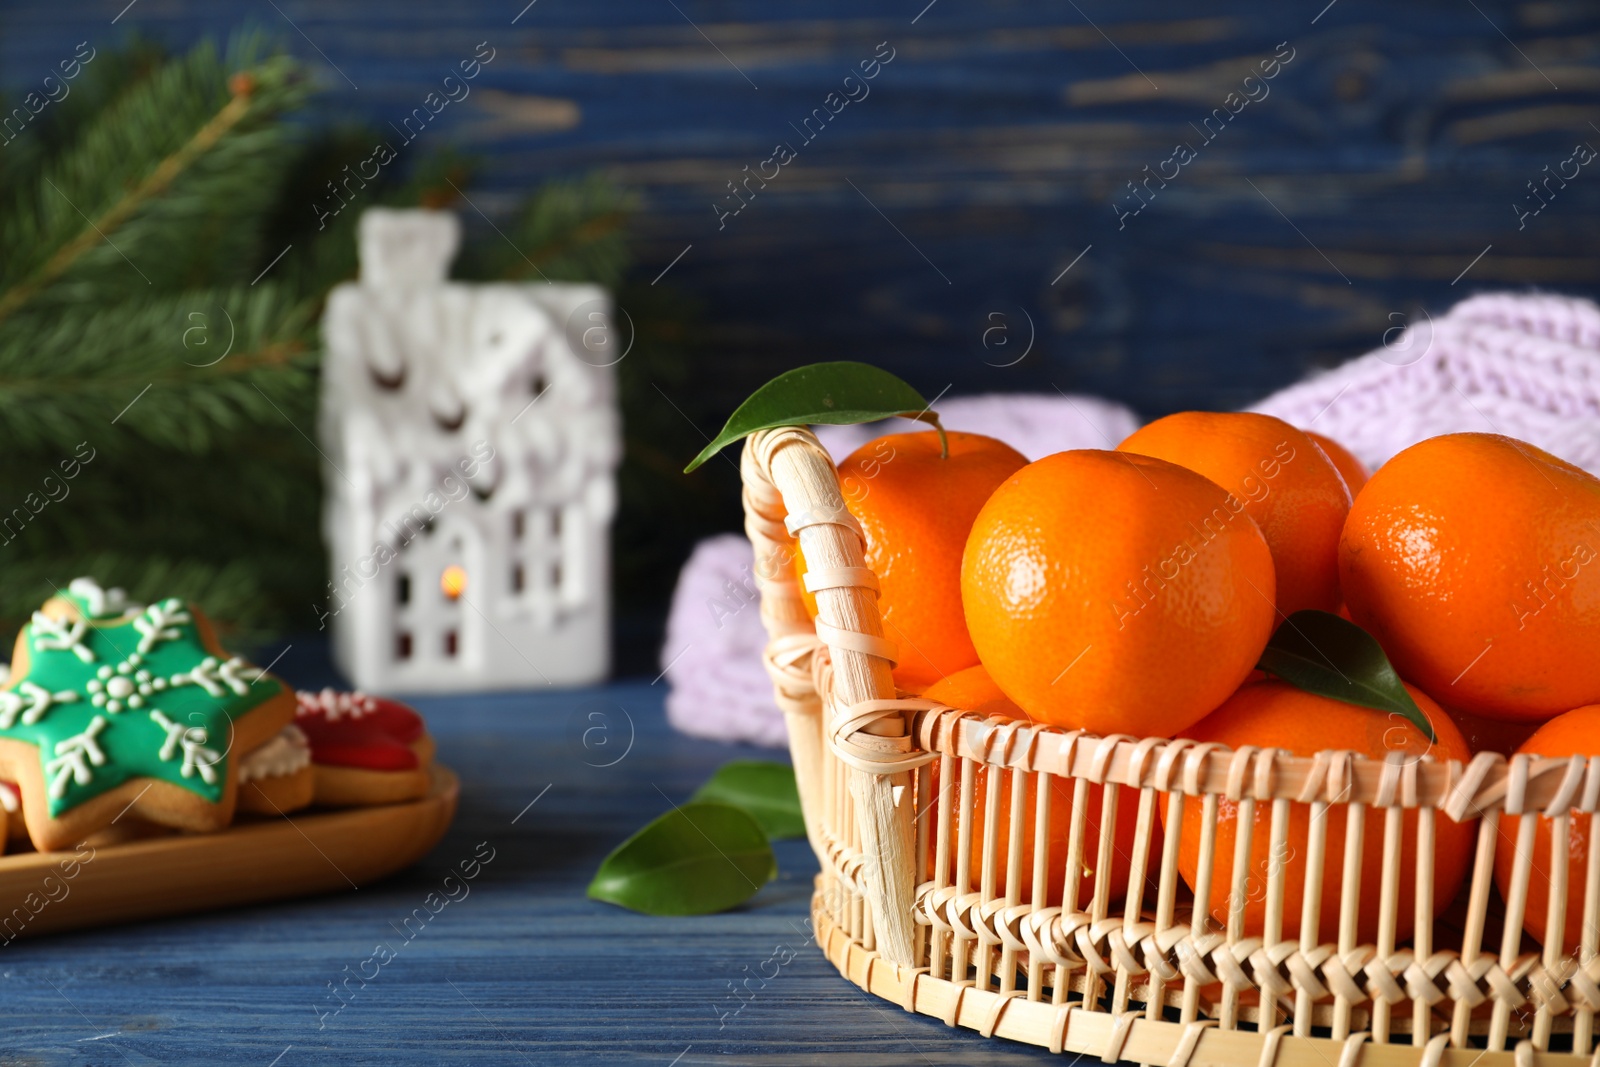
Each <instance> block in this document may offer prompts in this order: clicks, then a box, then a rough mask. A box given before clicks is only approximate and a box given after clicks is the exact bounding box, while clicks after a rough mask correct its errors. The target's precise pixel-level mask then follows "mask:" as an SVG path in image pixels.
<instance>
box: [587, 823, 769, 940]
mask: <svg viewBox="0 0 1600 1067" xmlns="http://www.w3.org/2000/svg"><path fill="white" fill-rule="evenodd" d="M777 874H778V861H777V859H776V858H775V857H774V856H773V855H772V845H770V844H769V843H768V842H767V835H766V834H765V833H763V832H762V830H761V826H760V824H758V823H757V822H756V821H755V819H754V818H752V817H751V816H750V815H749V814H748V813H747V812H745V811H743V810H742V809H740V808H736V807H734V806H733V805H732V804H718V803H710V802H704V801H693V802H690V803H688V804H685V805H683V806H682V807H680V808H674V809H673V810H671V811H669V812H667V813H666V814H665V815H662V816H661V817H660V818H658V819H656V820H655V821H654V822H652V823H650V824H649V825H648V826H646V827H645V828H644V829H642V830H640V831H639V832H638V833H636V834H634V835H633V836H632V837H630V838H628V839H627V840H626V841H624V842H623V843H622V844H620V845H618V846H617V847H616V849H615V850H614V851H613V852H612V853H611V855H609V856H607V857H606V858H605V859H604V860H603V861H602V862H601V864H600V869H599V870H598V871H596V872H595V875H594V881H592V882H590V883H589V898H590V899H591V900H604V901H607V902H609V903H611V904H617V905H620V906H622V907H624V908H629V909H631V910H633V911H639V912H643V913H645V914H646V915H708V914H710V913H711V912H715V911H726V910H727V909H729V908H731V907H734V906H735V905H737V904H742V903H743V902H744V901H746V900H749V899H750V898H751V897H753V896H755V894H756V891H757V890H759V889H760V888H761V887H762V886H763V885H765V884H766V883H768V882H770V881H772V879H773V878H775V877H777Z"/></svg>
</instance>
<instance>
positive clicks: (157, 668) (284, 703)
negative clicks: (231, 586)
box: [0, 579, 295, 851]
mask: <svg viewBox="0 0 1600 1067" xmlns="http://www.w3.org/2000/svg"><path fill="white" fill-rule="evenodd" d="M294 712H295V698H294V693H293V692H292V691H291V690H290V689H289V688H288V687H287V686H285V685H284V684H283V683H282V682H280V681H278V680H277V679H276V678H273V677H272V676H271V675H268V674H267V673H266V672H264V671H262V670H260V669H258V668H256V667H253V666H251V665H250V664H249V663H247V662H246V661H245V660H243V659H241V658H240V657H237V656H232V655H229V654H228V653H227V652H226V651H224V650H223V649H222V647H221V645H219V644H218V643H217V639H216V634H215V632H214V631H213V630H212V627H211V625H210V623H209V621H208V620H207V619H206V618H205V616H204V615H202V614H201V613H200V612H199V610H198V609H196V608H195V607H194V606H193V605H190V604H185V603H184V602H182V601H180V600H176V599H166V600H161V601H158V602H157V603H154V604H151V605H149V606H143V605H138V604H132V603H129V602H127V600H126V599H125V598H124V597H122V596H120V591H117V590H111V591H107V590H103V589H101V588H100V587H99V586H98V585H96V584H94V583H93V582H91V581H88V580H85V579H79V580H77V581H75V582H73V583H72V585H71V586H70V587H69V589H68V591H67V592H66V593H64V594H62V595H60V596H57V597H55V598H52V599H51V600H50V601H49V602H47V603H46V604H45V605H44V607H43V608H41V609H40V610H39V611H37V612H35V613H34V615H33V619H32V621H31V622H29V623H28V624H27V625H26V626H24V627H23V629H22V632H21V634H19V635H18V637H17V645H16V651H15V653H14V658H13V661H12V670H11V677H10V680H9V683H8V684H7V685H6V686H5V688H3V689H0V778H6V779H10V780H13V781H15V782H17V784H18V786H19V787H20V789H21V792H22V797H23V802H22V807H23V815H24V817H25V819H26V821H27V825H28V834H29V836H30V837H31V838H32V839H33V843H34V846H35V847H36V848H38V849H40V850H41V851H46V850H50V849H57V848H64V847H67V846H70V845H72V844H74V843H76V842H78V841H80V840H82V839H83V838H84V837H85V836H86V835H88V834H90V833H92V832H94V831H95V830H98V829H101V828H103V827H105V826H107V825H109V824H110V823H112V822H114V821H116V820H117V819H119V818H121V817H122V815H123V814H124V813H125V812H132V813H135V814H137V815H139V816H141V817H143V818H145V819H147V820H149V821H151V822H155V823H160V824H162V825H166V826H172V827H176V828H179V829H184V830H217V829H221V828H222V827H224V826H226V825H227V824H228V823H229V822H230V821H231V820H232V818H233V809H234V795H235V788H236V764H237V763H238V760H237V759H235V758H232V757H230V753H231V752H232V751H234V750H237V751H241V752H243V751H248V750H250V749H252V748H254V747H255V746H257V745H259V744H261V743H262V742H263V741H265V740H267V739H268V738H270V737H271V736H272V735H273V734H275V733H277V732H278V731H279V730H280V729H282V728H283V727H284V726H285V725H287V724H288V723H289V722H291V721H293V719H294Z"/></svg>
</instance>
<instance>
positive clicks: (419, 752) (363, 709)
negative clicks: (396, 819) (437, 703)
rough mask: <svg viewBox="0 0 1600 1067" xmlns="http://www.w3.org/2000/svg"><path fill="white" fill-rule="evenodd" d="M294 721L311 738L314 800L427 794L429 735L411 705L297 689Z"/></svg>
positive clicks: (358, 801)
mask: <svg viewBox="0 0 1600 1067" xmlns="http://www.w3.org/2000/svg"><path fill="white" fill-rule="evenodd" d="M298 697H299V709H298V711H297V712H296V714H295V725H296V726H299V727H300V729H301V730H303V731H304V732H305V735H306V739H307V740H308V741H309V742H310V743H311V763H312V766H313V768H315V771H316V777H317V791H316V802H317V804H319V805H325V806H327V807H335V808H339V807H359V806H362V805H366V804H393V803H395V802H397V801H402V800H415V799H417V798H418V797H422V796H426V795H427V793H428V788H429V785H430V783H431V781H432V764H433V738H431V737H429V736H428V731H427V727H426V726H425V725H424V724H423V722H422V716H420V715H418V714H417V713H416V712H415V711H413V710H412V709H411V708H408V707H406V706H405V705H404V704H401V703H398V702H397V701H393V700H386V699H384V698H383V697H375V696H369V695H367V694H366V693H339V692H335V691H334V690H332V689H324V690H323V691H322V692H320V693H308V692H303V691H302V692H301V693H299V694H298Z"/></svg>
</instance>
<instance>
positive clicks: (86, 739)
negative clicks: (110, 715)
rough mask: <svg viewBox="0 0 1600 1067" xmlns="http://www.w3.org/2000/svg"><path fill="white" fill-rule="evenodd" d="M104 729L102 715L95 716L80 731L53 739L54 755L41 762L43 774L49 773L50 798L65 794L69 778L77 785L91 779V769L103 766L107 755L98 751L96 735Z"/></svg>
mask: <svg viewBox="0 0 1600 1067" xmlns="http://www.w3.org/2000/svg"><path fill="white" fill-rule="evenodd" d="M105 728H106V720H105V716H103V715H96V716H95V717H94V719H93V721H91V722H90V723H89V725H88V726H87V727H85V728H84V731H83V733H81V734H73V735H72V736H71V737H69V738H66V739H65V740H62V741H58V742H56V758H55V759H53V760H49V761H47V762H46V763H45V765H44V773H45V774H46V775H49V776H50V785H49V788H48V790H47V792H48V793H49V795H50V798H51V799H52V800H60V799H61V798H62V797H64V796H66V793H67V782H68V781H69V780H70V781H74V782H77V783H78V784H79V785H88V784H89V783H90V782H92V781H94V772H93V771H92V770H90V768H91V767H101V766H104V765H105V762H106V754H105V753H104V752H102V751H101V750H100V744H99V742H97V741H96V740H95V736H96V735H97V734H99V733H100V731H101V730H104V729H105Z"/></svg>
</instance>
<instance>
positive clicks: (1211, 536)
mask: <svg viewBox="0 0 1600 1067" xmlns="http://www.w3.org/2000/svg"><path fill="white" fill-rule="evenodd" d="M1237 505H1238V502H1237V501H1236V500H1234V499H1233V498H1231V497H1229V496H1228V494H1227V493H1225V492H1223V490H1222V489H1221V488H1220V487H1218V486H1217V485H1216V484H1215V483H1213V482H1211V481H1208V480H1207V479H1205V478H1203V477H1201V476H1200V475H1198V474H1196V473H1194V472H1193V471H1190V470H1186V469H1184V468H1183V467H1179V466H1177V465H1176V464H1173V463H1168V462H1166V461H1164V460H1160V459H1151V458H1149V457H1146V456H1140V455H1134V454H1132V453H1127V452H1099V451H1090V450H1081V451H1073V452H1060V453H1057V454H1056V455H1053V456H1047V457H1045V458H1044V459H1041V460H1039V461H1038V462H1036V463H1031V464H1029V465H1028V466H1026V467H1024V468H1023V469H1022V470H1020V471H1018V472H1017V473H1015V474H1013V475H1012V476H1011V477H1010V478H1008V479H1007V480H1006V482H1005V484H1003V485H1001V486H1000V488H998V489H996V490H995V492H994V495H993V496H991V497H990V498H989V502H988V503H987V504H985V505H984V506H983V510H982V511H981V512H979V513H978V517H977V520H976V521H975V522H974V523H973V524H972V534H971V537H970V538H969V539H968V541H967V550H966V553H965V555H964V556H963V557H962V562H961V600H962V605H963V607H964V609H965V611H966V619H967V629H968V631H969V632H970V633H971V634H972V641H973V644H974V645H975V646H976V647H977V651H978V657H979V659H980V660H981V661H982V663H983V665H984V666H985V667H986V668H988V671H989V674H990V675H991V676H992V677H993V678H994V680H995V682H996V683H997V684H998V685H999V687H1000V688H1001V690H1003V691H1004V692H1005V694H1006V695H1007V696H1009V697H1011V699H1012V700H1014V701H1016V703H1017V704H1018V706H1020V707H1021V708H1023V709H1024V710H1025V711H1026V712H1027V713H1028V714H1029V715H1030V716H1032V717H1033V718H1035V719H1039V720H1042V721H1044V722H1049V723H1054V724H1056V725H1058V726H1065V727H1068V728H1074V729H1084V730H1089V731H1091V732H1093V733H1097V734H1113V733H1118V734H1133V735H1136V736H1141V737H1142V736H1158V737H1171V736H1173V735H1174V734H1176V733H1178V732H1179V731H1182V730H1184V729H1185V728H1187V727H1189V726H1191V725H1193V724H1194V723H1195V722H1197V721H1198V720H1199V719H1200V718H1201V717H1202V716H1204V715H1205V714H1206V713H1207V712H1208V711H1210V710H1211V709H1212V708H1214V707H1216V706H1217V705H1218V704H1220V703H1222V701H1223V700H1226V699H1227V697H1228V695H1229V694H1230V693H1232V692H1233V691H1234V689H1236V688H1237V687H1238V685H1239V683H1240V682H1241V681H1243V680H1244V678H1245V676H1246V675H1247V674H1249V672H1250V670H1251V668H1253V667H1254V666H1255V664H1256V660H1257V659H1258V658H1259V657H1260V654H1261V650H1262V648H1263V647H1265V645H1266V642H1267V638H1268V637H1270V636H1271V634H1272V622H1273V607H1272V603H1273V591H1274V586H1273V581H1274V579H1273V573H1272V554H1271V552H1270V551H1269V550H1268V548H1267V542H1266V541H1265V540H1264V539H1263V538H1262V536H1261V531H1260V530H1259V529H1258V528H1257V527H1256V524H1255V522H1254V521H1253V520H1251V518H1250V517H1249V516H1248V515H1246V514H1245V513H1244V511H1243V509H1242V506H1237Z"/></svg>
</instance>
